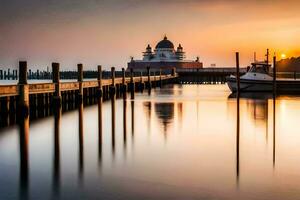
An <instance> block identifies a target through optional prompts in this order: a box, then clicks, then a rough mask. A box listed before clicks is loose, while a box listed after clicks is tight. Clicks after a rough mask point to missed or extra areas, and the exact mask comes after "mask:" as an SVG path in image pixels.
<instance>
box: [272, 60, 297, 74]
mask: <svg viewBox="0 0 300 200" xmlns="http://www.w3.org/2000/svg"><path fill="white" fill-rule="evenodd" d="M277 71H279V72H300V57H297V58H295V57H292V58H286V59H282V60H280V61H278V62H277Z"/></svg>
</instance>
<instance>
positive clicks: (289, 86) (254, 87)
mask: <svg viewBox="0 0 300 200" xmlns="http://www.w3.org/2000/svg"><path fill="white" fill-rule="evenodd" d="M227 85H228V87H229V88H230V90H231V91H232V92H236V91H237V83H236V78H235V77H227ZM276 90H277V91H278V92H287V93H300V80H277V81H276ZM272 91H273V81H271V80H246V79H240V92H272Z"/></svg>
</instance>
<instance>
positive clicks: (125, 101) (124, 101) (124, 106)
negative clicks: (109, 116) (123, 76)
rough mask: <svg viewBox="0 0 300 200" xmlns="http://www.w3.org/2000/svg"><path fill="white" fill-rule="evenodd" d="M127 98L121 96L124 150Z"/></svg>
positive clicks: (124, 144)
mask: <svg viewBox="0 0 300 200" xmlns="http://www.w3.org/2000/svg"><path fill="white" fill-rule="evenodd" d="M126 115H127V96H126V93H124V94H123V146H124V149H125V148H126V143H127V117H126Z"/></svg>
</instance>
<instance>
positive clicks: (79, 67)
mask: <svg viewBox="0 0 300 200" xmlns="http://www.w3.org/2000/svg"><path fill="white" fill-rule="evenodd" d="M77 81H78V83H79V90H78V95H77V99H78V104H82V103H83V86H82V81H83V65H82V64H81V63H80V64H77Z"/></svg>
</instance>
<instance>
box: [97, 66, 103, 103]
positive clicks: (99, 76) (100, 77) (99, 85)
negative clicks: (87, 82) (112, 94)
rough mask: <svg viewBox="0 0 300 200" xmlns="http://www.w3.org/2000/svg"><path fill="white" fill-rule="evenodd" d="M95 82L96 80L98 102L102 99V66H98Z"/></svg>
mask: <svg viewBox="0 0 300 200" xmlns="http://www.w3.org/2000/svg"><path fill="white" fill-rule="evenodd" d="M97 80H98V89H97V93H98V100H99V98H101V97H102V94H103V91H102V66H101V65H98V73H97Z"/></svg>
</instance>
